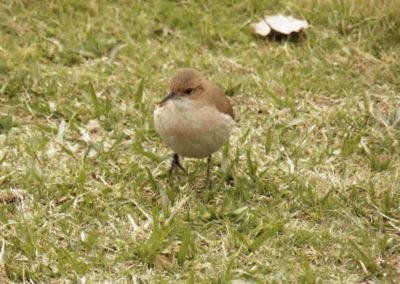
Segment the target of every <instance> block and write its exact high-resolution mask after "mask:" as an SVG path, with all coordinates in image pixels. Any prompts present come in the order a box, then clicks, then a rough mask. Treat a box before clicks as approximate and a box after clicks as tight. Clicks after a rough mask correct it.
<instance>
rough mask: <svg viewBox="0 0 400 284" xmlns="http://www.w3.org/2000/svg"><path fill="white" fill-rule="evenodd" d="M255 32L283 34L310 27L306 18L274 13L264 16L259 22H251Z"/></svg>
mask: <svg viewBox="0 0 400 284" xmlns="http://www.w3.org/2000/svg"><path fill="white" fill-rule="evenodd" d="M251 28H252V30H253V33H254V34H258V35H260V36H263V37H265V36H267V35H269V34H270V33H271V32H273V33H276V34H282V35H290V34H292V33H299V32H300V31H302V30H303V29H307V28H308V23H307V21H305V20H298V19H295V18H293V17H292V16H283V15H273V16H264V17H263V18H261V19H260V21H259V22H258V23H253V24H251Z"/></svg>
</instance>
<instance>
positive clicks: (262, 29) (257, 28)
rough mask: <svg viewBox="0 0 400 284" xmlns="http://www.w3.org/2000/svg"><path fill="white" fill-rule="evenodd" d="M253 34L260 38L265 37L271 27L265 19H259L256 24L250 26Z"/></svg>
mask: <svg viewBox="0 0 400 284" xmlns="http://www.w3.org/2000/svg"><path fill="white" fill-rule="evenodd" d="M251 28H252V29H253V33H254V34H257V35H260V36H267V35H268V34H269V33H270V32H271V27H270V26H269V25H268V24H267V22H266V21H265V19H261V20H260V21H259V22H258V23H253V24H251Z"/></svg>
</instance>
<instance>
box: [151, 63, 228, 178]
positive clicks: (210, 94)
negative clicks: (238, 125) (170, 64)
mask: <svg viewBox="0 0 400 284" xmlns="http://www.w3.org/2000/svg"><path fill="white" fill-rule="evenodd" d="M234 125H235V115H234V112H233V108H232V105H231V103H230V102H229V100H228V98H227V97H226V96H225V94H224V92H223V91H222V90H221V89H220V88H219V87H218V86H217V85H216V84H214V83H213V82H211V81H209V80H207V79H206V78H205V77H204V76H203V75H202V74H201V72H200V71H198V70H197V69H193V68H180V69H178V70H177V71H176V73H175V74H174V75H173V76H172V79H171V81H170V85H169V93H168V95H166V96H165V97H164V98H163V99H162V100H161V101H160V102H159V103H158V105H157V106H156V108H155V110H154V128H155V130H156V132H157V133H158V135H159V136H160V138H161V140H162V142H164V143H165V144H166V145H167V146H168V147H169V148H171V149H172V151H173V155H172V162H171V168H170V170H169V174H171V173H172V172H173V171H174V169H176V168H180V169H181V170H183V171H184V172H185V173H187V172H186V170H185V169H184V168H183V167H182V165H181V164H180V161H179V157H180V156H182V157H188V158H196V159H203V158H207V172H206V179H205V185H206V186H208V185H209V179H210V164H211V156H212V154H213V153H215V152H216V151H218V150H219V149H220V148H221V147H222V146H223V145H224V144H225V143H226V142H227V141H228V140H229V137H230V134H231V131H232V129H233V127H234Z"/></svg>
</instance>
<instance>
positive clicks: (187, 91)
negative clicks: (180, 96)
mask: <svg viewBox="0 0 400 284" xmlns="http://www.w3.org/2000/svg"><path fill="white" fill-rule="evenodd" d="M192 91H193V89H192V88H189V89H186V90H185V94H186V95H190V94H191V93H192Z"/></svg>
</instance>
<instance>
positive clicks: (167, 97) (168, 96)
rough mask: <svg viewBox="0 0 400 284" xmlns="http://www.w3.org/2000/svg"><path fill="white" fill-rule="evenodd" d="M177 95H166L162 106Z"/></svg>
mask: <svg viewBox="0 0 400 284" xmlns="http://www.w3.org/2000/svg"><path fill="white" fill-rule="evenodd" d="M175 95H176V94H175V93H169V94H168V95H166V96H165V97H164V98H163V99H162V100H161V102H160V105H163V104H164V103H165V102H166V101H168V100H169V99H172V98H173V97H175Z"/></svg>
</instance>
